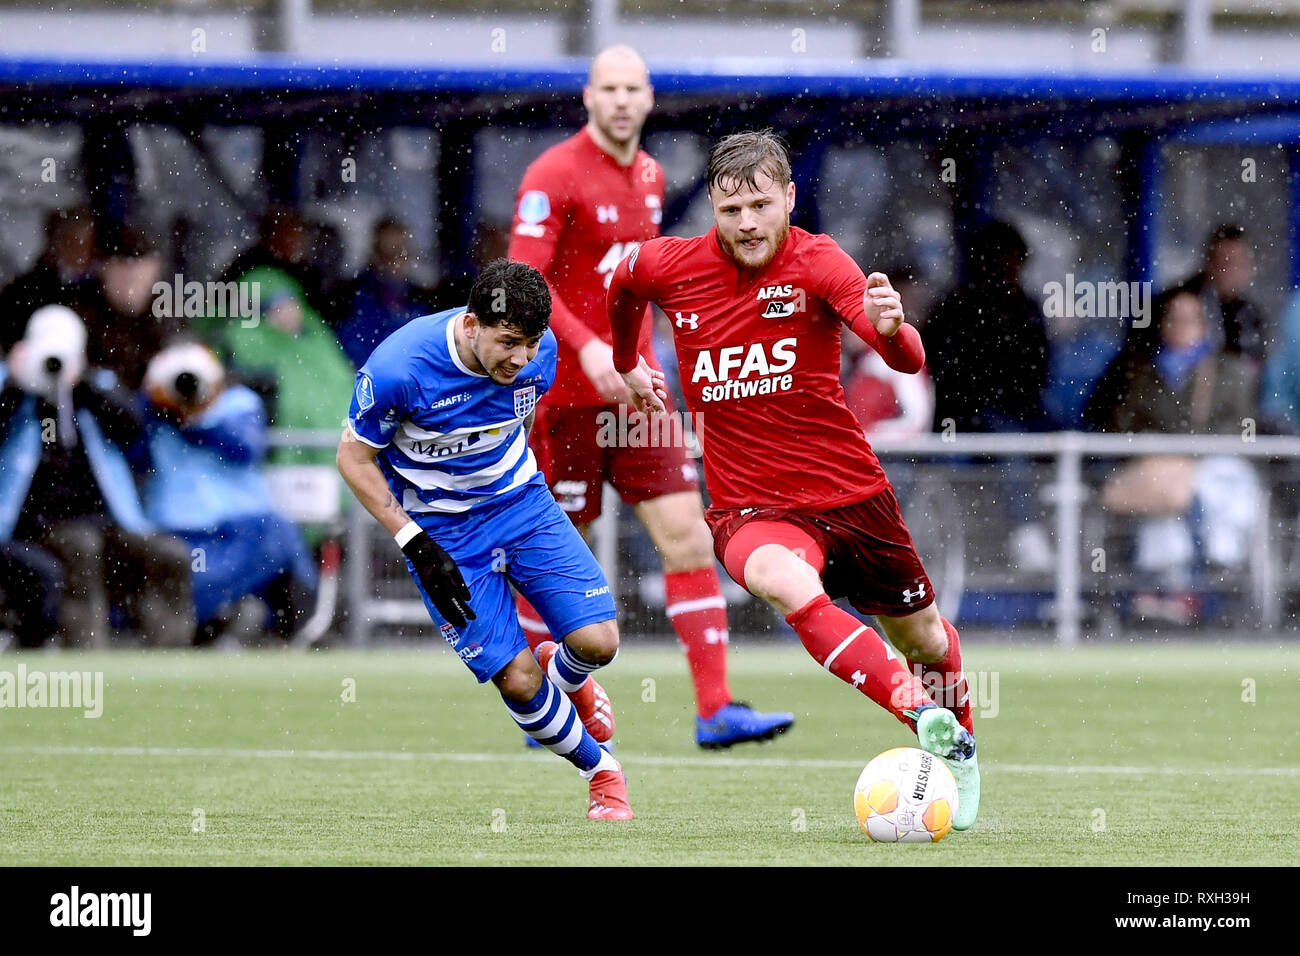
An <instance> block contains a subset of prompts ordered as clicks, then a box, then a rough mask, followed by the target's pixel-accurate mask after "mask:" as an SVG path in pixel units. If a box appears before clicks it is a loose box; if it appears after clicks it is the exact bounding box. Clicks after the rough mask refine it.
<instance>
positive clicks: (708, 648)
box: [664, 565, 731, 720]
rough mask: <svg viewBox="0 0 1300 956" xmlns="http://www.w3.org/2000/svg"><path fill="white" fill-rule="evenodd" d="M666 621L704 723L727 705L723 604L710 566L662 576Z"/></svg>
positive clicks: (715, 575)
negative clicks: (679, 649) (679, 647)
mask: <svg viewBox="0 0 1300 956" xmlns="http://www.w3.org/2000/svg"><path fill="white" fill-rule="evenodd" d="M664 588H665V590H666V592H667V604H668V608H667V610H668V619H669V620H670V621H672V623H673V628H674V629H675V630H676V631H677V638H678V640H679V641H681V645H682V649H683V650H685V651H686V661H687V663H688V664H690V668H691V681H692V682H693V683H694V684H695V706H696V709H697V711H698V712H699V715H700V716H701V717H703V718H704V719H705V720H708V719H709V718H710V717H712V716H713V715H714V714H716V713H717V712H718V710H719V709H720V708H722V707H724V706H725V705H727V704H729V703H731V690H730V688H728V687H727V602H726V600H725V599H724V598H723V597H722V591H721V589H720V587H719V585H718V572H717V571H716V570H714V568H713V566H712V565H710V566H709V567H706V568H699V569H697V570H695V571H674V572H671V573H669V574H665V575H664Z"/></svg>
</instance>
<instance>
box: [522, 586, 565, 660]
mask: <svg viewBox="0 0 1300 956" xmlns="http://www.w3.org/2000/svg"><path fill="white" fill-rule="evenodd" d="M515 613H516V614H518V615H519V626H520V627H522V628H523V629H524V639H525V640H527V641H528V649H529V650H531V651H535V650H537V645H538V644H541V643H543V642H545V641H553V640H555V638H553V637H551V632H550V631H549V630H547V627H546V623H545V622H544V621H543V620H542V616H541V615H540V614H538V613H537V611H536V610H535V609H534V608H533V606H532V605H531V604H529V603H528V598H526V597H524V596H523V595H522V594H520V593H519V592H517V591H516V592H515Z"/></svg>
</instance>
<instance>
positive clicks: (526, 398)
mask: <svg viewBox="0 0 1300 956" xmlns="http://www.w3.org/2000/svg"><path fill="white" fill-rule="evenodd" d="M536 407H537V386H535V385H529V386H528V387H527V388H517V389H515V415H516V416H517V417H519V418H527V417H528V415H529V413H530V412H532V410H533V409H534V408H536Z"/></svg>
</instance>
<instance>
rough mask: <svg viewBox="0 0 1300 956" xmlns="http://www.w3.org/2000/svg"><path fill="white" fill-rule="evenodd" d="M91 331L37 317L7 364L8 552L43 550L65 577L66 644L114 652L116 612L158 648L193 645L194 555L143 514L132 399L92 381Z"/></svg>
mask: <svg viewBox="0 0 1300 956" xmlns="http://www.w3.org/2000/svg"><path fill="white" fill-rule="evenodd" d="M85 348H86V329H85V326H84V325H83V323H82V322H81V319H80V318H79V317H78V316H77V315H76V313H74V312H73V311H72V310H71V309H68V308H66V307H64V306H59V305H54V306H46V307H42V308H41V309H38V310H37V311H36V312H35V313H34V314H33V315H32V318H31V321H30V322H29V323H28V327H27V332H26V334H25V335H24V337H23V339H22V340H20V341H19V342H17V343H15V345H14V347H13V348H12V349H11V350H10V352H9V356H8V359H7V362H6V368H7V375H8V378H7V380H6V382H5V387H4V390H3V392H2V393H0V422H3V425H0V541H14V542H34V543H36V544H38V545H40V546H41V547H43V548H45V549H47V550H48V551H50V552H52V553H53V554H54V555H55V556H57V558H58V559H59V560H60V561H61V562H62V564H63V567H64V570H65V572H66V575H67V589H66V592H65V594H64V599H63V604H62V615H61V621H60V625H61V630H62V632H63V640H64V642H65V643H67V644H71V645H81V644H91V645H93V646H96V647H104V646H106V645H107V643H108V632H109V624H110V617H109V615H110V602H111V600H112V599H114V598H116V600H117V603H118V605H119V606H120V607H123V608H125V609H126V610H127V611H128V612H129V613H133V615H134V617H135V618H136V620H137V622H138V624H139V627H140V631H141V632H142V634H143V636H144V638H145V640H146V641H147V642H149V643H151V644H188V643H189V642H190V640H191V639H192V637H193V634H194V618H193V609H192V605H191V597H190V583H189V564H190V554H189V550H188V549H187V548H186V547H185V546H184V544H183V543H182V542H180V541H178V540H177V539H176V538H173V537H171V536H169V535H163V534H158V533H156V532H155V530H154V529H153V527H152V526H151V525H150V523H149V522H148V520H147V519H146V518H145V516H144V513H143V510H142V509H141V506H140V499H139V496H138V494H137V492H136V487H135V483H134V480H133V478H132V475H131V471H130V467H129V465H128V464H127V458H126V455H125V450H126V449H127V448H128V447H129V446H130V444H131V443H132V442H134V441H135V440H136V439H137V438H138V436H139V434H140V417H139V410H138V407H137V403H136V399H135V396H134V395H132V394H130V393H129V392H126V391H125V390H124V389H122V387H121V386H120V385H119V384H117V382H116V380H115V378H114V377H113V376H111V375H106V374H102V373H101V374H92V375H86V374H85V373H86V359H85Z"/></svg>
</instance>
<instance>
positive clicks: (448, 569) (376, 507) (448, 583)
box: [335, 428, 475, 627]
mask: <svg viewBox="0 0 1300 956" xmlns="http://www.w3.org/2000/svg"><path fill="white" fill-rule="evenodd" d="M379 451H380V449H378V448H375V447H374V446H373V445H368V444H366V443H365V442H363V441H361V440H360V439H359V438H357V437H356V435H354V434H353V433H352V429H351V428H348V429H346V430H345V431H344V432H343V437H342V438H341V439H340V440H339V447H338V452H337V454H336V455H335V463H336V465H337V466H338V469H339V474H340V475H342V476H343V480H344V481H345V482H347V485H348V487H349V488H351V489H352V493H353V494H354V495H356V496H357V500H358V501H360V502H361V504H362V505H363V506H364V507H365V509H366V510H367V511H369V512H370V513H371V514H372V515H374V517H375V520H376V521H378V522H379V523H380V524H381V525H383V526H384V530H385V531H387V532H388V533H389V534H391V535H392V536H393V538H394V539H395V540H396V541H397V546H398V547H399V548H401V549H402V553H403V554H405V555H406V557H407V558H409V559H410V561H411V564H412V565H414V566H415V573H416V574H417V575H418V576H419V578H420V583H421V584H422V585H423V586H424V590H425V591H426V592H427V593H428V595H429V597H430V599H432V601H433V605H434V607H436V608H437V609H438V610H439V612H441V614H442V616H443V617H444V618H446V619H447V621H449V622H450V623H451V624H453V625H455V626H456V627H464V626H465V625H466V624H467V623H468V622H469V621H470V620H473V618H474V617H475V614H474V610H473V608H471V607H470V606H469V586H468V585H466V584H465V579H464V577H463V576H462V575H461V573H460V569H459V568H458V567H456V562H455V561H454V560H453V559H452V557H451V555H449V554H448V553H447V552H446V551H445V550H443V549H442V548H441V547H440V546H439V545H438V543H437V542H436V541H434V540H433V539H432V538H430V537H429V535H428V534H426V533H425V531H424V530H423V529H422V528H421V527H420V526H419V525H417V524H416V523H415V522H414V521H412V520H411V516H410V515H408V514H407V513H406V511H405V509H403V508H402V505H401V503H400V502H399V501H398V500H397V497H396V496H395V495H394V494H393V492H392V491H391V490H390V489H389V487H388V481H387V479H385V478H384V473H383V472H382V471H380V470H379V465H377V464H376V463H375V456H376V455H378V454H379Z"/></svg>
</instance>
